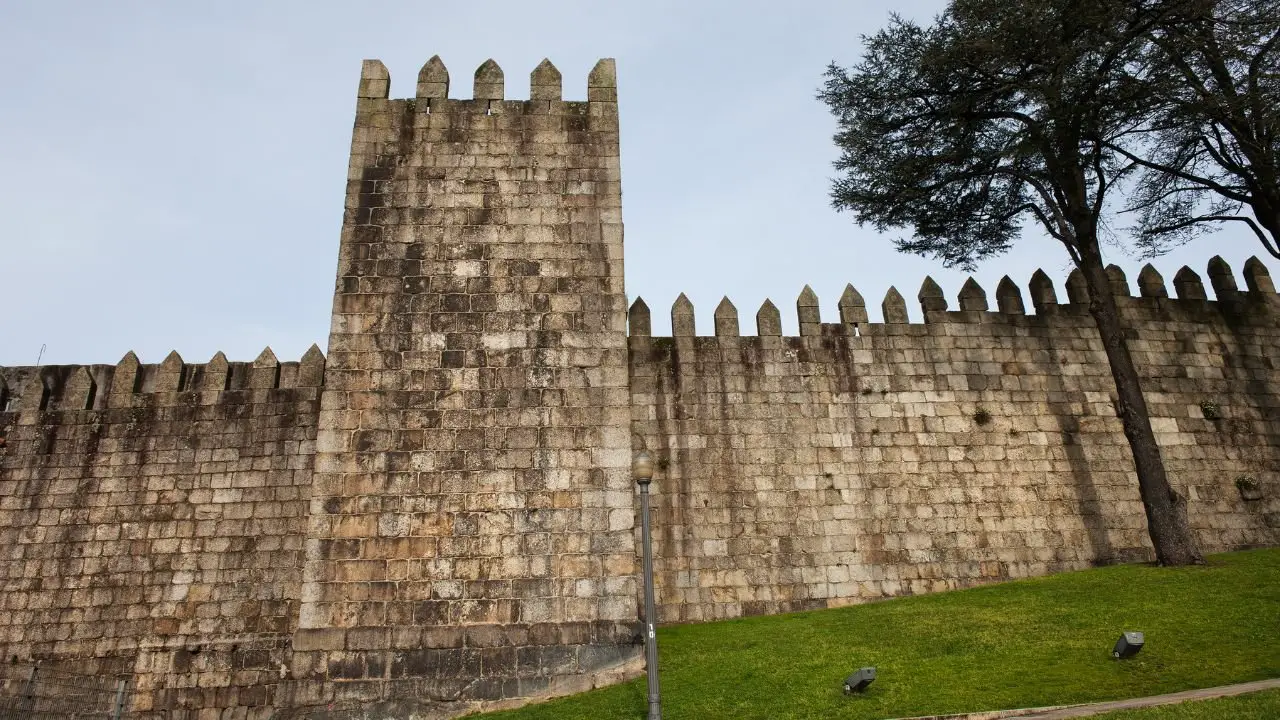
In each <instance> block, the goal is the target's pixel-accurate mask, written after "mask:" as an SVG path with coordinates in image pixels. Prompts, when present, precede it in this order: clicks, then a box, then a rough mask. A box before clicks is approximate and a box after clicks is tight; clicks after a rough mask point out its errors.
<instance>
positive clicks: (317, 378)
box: [298, 343, 325, 388]
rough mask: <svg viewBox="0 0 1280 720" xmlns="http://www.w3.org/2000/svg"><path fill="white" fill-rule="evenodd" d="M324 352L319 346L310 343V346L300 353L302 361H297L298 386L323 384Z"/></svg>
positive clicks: (318, 385)
mask: <svg viewBox="0 0 1280 720" xmlns="http://www.w3.org/2000/svg"><path fill="white" fill-rule="evenodd" d="M324 366H325V357H324V353H323V352H321V351H320V346H319V345H316V344H314V343H312V345H311V347H309V348H307V351H306V352H305V353H303V354H302V361H301V362H300V363H298V387H300V388H303V387H321V386H323V385H324Z"/></svg>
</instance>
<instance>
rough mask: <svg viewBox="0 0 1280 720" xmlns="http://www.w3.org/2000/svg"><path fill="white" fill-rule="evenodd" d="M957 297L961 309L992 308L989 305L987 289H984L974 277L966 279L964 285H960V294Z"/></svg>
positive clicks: (983, 309)
mask: <svg viewBox="0 0 1280 720" xmlns="http://www.w3.org/2000/svg"><path fill="white" fill-rule="evenodd" d="M956 299H957V300H959V302H960V309H961V310H976V311H978V312H986V311H987V310H990V309H991V308H990V306H988V305H987V291H986V290H983V289H982V286H981V285H979V284H978V281H977V280H974V279H973V278H972V277H971V278H969V279H968V280H965V281H964V285H962V286H961V287H960V294H959V295H958V296H957V297H956Z"/></svg>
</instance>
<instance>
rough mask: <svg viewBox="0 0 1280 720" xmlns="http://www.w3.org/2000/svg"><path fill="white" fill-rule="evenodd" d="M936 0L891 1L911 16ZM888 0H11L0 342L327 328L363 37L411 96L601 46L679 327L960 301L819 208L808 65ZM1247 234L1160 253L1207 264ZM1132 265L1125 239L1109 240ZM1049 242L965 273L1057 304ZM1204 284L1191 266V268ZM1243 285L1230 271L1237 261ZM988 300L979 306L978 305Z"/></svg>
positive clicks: (837, 54) (1239, 250)
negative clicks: (491, 63) (1035, 286)
mask: <svg viewBox="0 0 1280 720" xmlns="http://www.w3.org/2000/svg"><path fill="white" fill-rule="evenodd" d="M940 7H941V3H940V2H934V1H926V0H914V1H900V2H897V3H895V4H894V6H893V8H894V9H895V10H896V11H898V12H900V13H902V14H904V15H906V16H908V17H915V18H918V19H921V20H925V19H928V18H929V17H931V16H932V15H933V14H934V13H935V12H936V11H937V10H938V9H939V8H940ZM887 14H888V9H887V8H886V7H885V6H883V5H881V4H879V3H866V2H848V1H845V2H821V3H820V2H801V1H799V0H792V1H791V2H785V3H784V2H742V1H737V2H727V1H726V2H692V1H688V0H686V1H685V2H654V1H653V0H646V1H645V2H627V3H622V2H617V3H606V2H599V1H598V0H597V1H595V2H580V3H570V2H562V3H557V2H550V1H549V0H544V1H543V2H537V3H530V2H502V1H499V0H488V1H486V2H439V1H431V2H428V1H426V0H419V1H418V2H399V3H395V2H370V3H356V2H349V3H337V2H322V1H320V0H308V1H307V2H301V1H299V2H281V1H275V2H249V1H247V0H246V1H233V0H222V1H220V2H216V3H215V2H203V3H195V2H183V3H176V2H173V3H170V2H156V1H151V2H125V1H121V0H116V1H114V2H91V1H89V0H79V1H76V2H67V1H61V0H27V1H26V2H22V1H19V0H7V1H6V2H3V3H0V65H2V66H3V67H5V68H7V69H6V71H5V74H4V76H3V80H0V283H2V287H3V293H4V301H3V306H2V307H3V309H4V311H3V313H0V365H29V364H32V363H34V362H35V360H36V357H37V355H38V353H39V351H40V347H41V345H42V344H46V345H47V346H48V347H47V350H46V351H45V353H44V362H45V363H46V364H59V363H86V364H87V363H114V362H116V361H117V360H118V359H119V358H120V356H121V355H123V354H124V353H125V351H127V350H130V349H133V350H136V351H137V352H138V354H139V356H140V357H141V359H142V361H143V362H159V361H160V360H161V359H163V357H164V355H165V354H167V353H168V351H169V350H172V349H177V350H178V351H179V352H180V353H181V354H182V356H183V358H184V359H186V360H187V361H188V362H193V363H194V362H205V361H206V360H208V358H209V357H210V356H211V355H213V353H214V352H216V351H217V350H223V351H225V352H226V353H227V355H228V357H229V358H230V359H232V360H252V359H253V358H254V357H255V356H256V355H257V354H258V353H259V352H260V351H261V350H262V348H263V347H264V346H266V345H270V346H271V347H272V348H273V349H274V350H275V351H276V354H277V355H278V356H279V357H280V358H281V359H282V360H288V359H296V358H298V357H299V356H300V355H301V354H302V353H303V352H304V351H305V350H306V348H307V347H309V346H310V345H311V343H313V342H314V343H318V344H319V345H320V346H321V347H322V348H323V347H325V344H326V340H327V337H328V330H329V310H330V306H331V301H332V292H333V284H334V270H335V267H336V257H337V247H338V234H339V226H340V222H341V215H342V201H343V190H344V182H345V175H346V166H347V151H348V147H349V143H350V133H351V124H352V119H353V117H354V108H355V92H356V84H357V80H358V78H359V71H360V60H361V59H362V58H379V59H381V60H382V61H383V62H384V63H385V64H386V66H387V67H388V68H389V69H390V71H391V77H392V86H391V93H392V97H411V96H412V95H413V94H414V81H415V78H416V75H417V71H418V68H419V67H421V65H422V64H423V63H424V62H425V61H426V60H427V59H428V58H430V57H431V56H432V55H433V54H437V53H438V54H439V55H440V56H441V58H442V59H443V60H444V62H445V64H446V65H447V66H448V67H449V69H450V72H451V74H452V77H453V88H452V90H451V92H452V95H453V97H470V94H471V74H472V72H473V71H474V70H475V68H476V67H477V66H478V65H479V64H480V63H481V62H483V61H484V60H485V59H486V58H488V57H492V58H494V59H495V60H496V61H497V62H498V63H499V64H500V65H501V66H502V68H503V69H504V71H505V72H506V77H507V97H508V98H509V99H524V98H527V97H528V80H527V78H528V74H529V72H530V71H531V70H532V69H533V68H534V66H535V65H536V64H537V63H538V62H539V61H540V60H541V59H542V58H543V57H549V58H550V59H551V61H552V62H554V63H555V64H556V66H557V67H558V68H559V69H560V71H561V72H562V73H563V74H564V83H565V98H566V99H570V100H579V99H585V97H586V75H587V72H588V71H589V70H590V69H591V67H592V65H593V64H594V63H595V61H596V60H597V59H598V58H600V57H615V58H617V61H618V78H619V107H620V116H621V124H622V168H623V194H624V201H623V213H624V222H625V223H626V283H627V290H628V294H629V295H630V296H631V298H633V299H634V298H635V297H636V296H637V295H641V296H643V297H644V298H645V300H646V301H647V302H648V303H649V305H650V306H651V307H652V308H653V310H654V331H655V333H662V334H665V333H666V332H668V331H669V328H670V322H669V319H668V310H669V308H670V306H671V303H672V301H673V300H674V299H675V297H676V295H678V294H679V293H680V292H682V291H683V292H686V293H688V295H689V297H690V298H691V299H692V300H693V302H694V304H695V306H696V308H697V315H698V327H699V332H700V334H711V327H712V324H711V313H712V311H713V309H714V307H715V305H716V304H717V303H718V302H719V300H720V298H721V296H724V295H728V296H729V297H730V299H732V300H733V302H734V303H735V304H736V305H737V307H738V310H739V314H740V316H741V318H742V325H743V330H744V332H746V333H748V334H753V333H754V331H755V330H754V316H755V312H756V310H757V309H758V307H759V305H760V303H761V301H763V300H764V298H765V297H770V298H772V299H773V301H774V302H775V303H776V304H777V305H778V306H779V307H780V308H781V309H782V314H783V321H784V328H789V332H794V331H795V330H794V328H795V324H796V320H795V298H796V296H797V295H798V294H799V292H800V290H801V289H802V288H803V286H804V285H805V284H806V283H808V284H811V285H812V286H813V288H814V290H815V291H816V292H817V293H818V296H819V298H820V299H821V301H822V312H823V318H824V319H826V320H834V319H835V318H836V308H835V303H836V300H837V298H838V297H839V295H840V292H841V291H842V290H843V288H844V285H845V283H848V282H852V283H853V284H854V286H855V287H857V288H858V289H859V290H860V291H861V292H862V294H863V295H864V296H865V297H866V299H867V303H868V305H869V306H872V308H871V312H872V318H873V319H877V318H878V316H879V304H880V300H881V299H882V298H883V296H884V293H885V291H886V290H887V289H888V287H889V286H890V285H891V284H893V285H896V286H897V287H898V289H899V290H900V291H901V292H902V294H903V295H904V296H906V297H907V298H908V304H909V306H910V310H911V313H912V317H913V318H918V317H919V314H920V313H919V307H918V305H917V304H916V303H915V301H914V298H915V295H916V291H917V290H918V289H919V286H920V282H921V280H922V279H923V278H924V276H925V275H926V274H928V273H932V274H933V276H934V277H935V278H936V279H937V280H938V281H939V282H940V283H941V284H942V286H943V288H944V290H945V291H946V292H947V295H948V297H949V298H950V299H951V302H952V306H953V307H954V306H955V299H954V298H955V294H956V292H958V291H959V289H960V285H961V283H962V282H963V281H964V278H965V276H964V275H963V274H961V273H958V272H949V271H946V270H941V269H940V268H938V267H937V266H936V265H934V264H932V263H931V262H929V261H927V260H924V259H921V258H917V257H910V256H903V255H900V254H897V253H896V252H895V251H894V249H893V247H892V244H891V243H890V239H889V238H888V237H884V236H879V235H877V234H876V233H875V232H873V231H871V230H864V229H860V228H858V227H857V226H855V225H854V224H853V222H852V221H851V219H850V218H849V217H848V216H847V215H841V214H838V213H836V212H835V211H833V210H832V209H831V208H830V205H829V201H828V189H829V183H830V178H831V176H832V174H833V170H832V169H831V161H832V160H833V159H834V158H835V156H836V152H835V149H834V147H833V145H832V143H831V134H832V132H833V130H834V121H833V120H832V118H831V116H830V115H829V114H828V112H827V110H826V108H825V106H823V105H822V104H821V103H820V102H819V101H818V100H816V99H815V92H816V90H817V88H818V86H819V84H820V83H821V79H822V73H823V70H824V68H825V66H826V64H827V63H828V62H830V61H831V60H836V61H838V62H840V63H842V64H846V65H847V64H850V63H852V62H854V61H855V60H856V59H857V57H858V52H859V43H858V36H859V34H861V33H870V32H874V31H875V30H876V29H877V28H878V27H880V26H881V25H883V24H884V22H885V20H886V18H887ZM1255 243H1256V241H1254V240H1253V239H1252V238H1250V237H1248V236H1246V235H1244V234H1242V233H1239V232H1230V233H1229V232H1223V233H1220V234H1219V235H1218V236H1216V237H1214V238H1212V239H1205V240H1201V241H1200V242H1199V244H1196V245H1192V246H1189V247H1186V248H1183V249H1182V250H1180V251H1178V252H1176V253H1174V254H1171V255H1168V256H1166V257H1163V258H1161V259H1159V260H1157V261H1156V263H1155V264H1156V266H1157V268H1159V269H1160V270H1161V272H1163V273H1164V275H1165V278H1166V281H1169V280H1171V279H1172V276H1173V273H1174V271H1176V269H1177V268H1178V267H1179V266H1181V265H1182V264H1184V263H1185V264H1189V265H1191V266H1192V267H1193V268H1194V269H1196V270H1197V271H1198V272H1200V273H1201V274H1202V275H1203V274H1204V272H1203V269H1204V266H1205V262H1206V261H1207V259H1208V258H1209V257H1211V256H1212V255H1214V254H1215V253H1221V254H1222V255H1223V256H1224V257H1225V258H1226V259H1227V261H1228V262H1229V263H1231V265H1232V266H1233V267H1234V268H1235V269H1236V272H1237V275H1238V274H1239V272H1240V270H1241V267H1242V265H1243V262H1244V260H1245V258H1247V257H1248V256H1249V255H1252V254H1255V253H1257V252H1258V250H1259V248H1258V247H1257V246H1256V245H1255ZM1110 254H1111V258H1110V259H1111V260H1112V261H1114V262H1118V263H1119V264H1120V265H1122V266H1123V267H1124V268H1125V269H1126V271H1128V273H1129V278H1130V282H1131V284H1134V280H1135V279H1136V276H1137V269H1138V267H1139V266H1140V262H1138V260H1137V259H1136V258H1134V257H1127V256H1125V255H1124V254H1123V252H1122V251H1121V250H1119V249H1112V250H1111V251H1110ZM1066 263H1067V260H1066V255H1065V254H1064V253H1063V252H1062V251H1061V250H1060V249H1059V248H1058V247H1055V246H1054V245H1052V244H1051V243H1049V242H1047V241H1045V240H1043V239H1041V238H1040V237H1028V238H1025V239H1024V241H1023V242H1022V243H1020V244H1019V246H1018V247H1017V248H1016V249H1015V251H1014V252H1012V253H1010V254H1009V255H1007V256H1005V257H1002V258H999V259H996V260H993V261H990V262H988V263H987V264H986V265H984V266H983V267H981V268H980V269H979V272H978V273H976V277H977V279H978V280H979V282H981V283H982V285H983V286H984V287H985V288H987V290H988V293H989V294H992V295H994V289H995V285H996V282H997V281H998V280H999V278H1000V277H1001V276H1002V275H1004V274H1006V273H1007V274H1009V275H1010V276H1011V277H1013V279H1014V280H1016V281H1017V282H1018V283H1019V285H1021V286H1023V288H1024V292H1025V287H1026V283H1027V280H1028V279H1029V278H1030V276H1031V273H1032V272H1033V271H1034V270H1035V268H1036V267H1044V269H1045V270H1046V272H1048V273H1049V274H1050V276H1051V277H1053V278H1054V280H1055V282H1056V283H1057V285H1058V292H1059V296H1060V297H1061V298H1063V299H1065V292H1064V291H1063V289H1062V282H1061V281H1062V280H1063V279H1064V278H1065V276H1066V272H1067V267H1066ZM1206 284H1207V283H1206ZM1241 284H1242V286H1243V283H1241ZM992 304H993V306H994V301H993V303H992Z"/></svg>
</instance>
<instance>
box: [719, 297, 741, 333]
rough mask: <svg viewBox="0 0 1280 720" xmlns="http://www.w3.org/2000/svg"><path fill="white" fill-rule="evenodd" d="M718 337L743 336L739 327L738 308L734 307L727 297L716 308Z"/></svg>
mask: <svg viewBox="0 0 1280 720" xmlns="http://www.w3.org/2000/svg"><path fill="white" fill-rule="evenodd" d="M715 321H716V337H738V336H739V335H741V334H742V331H741V329H740V328H739V327H738V308H736V307H734V306H733V303H732V302H730V301H729V297H728V296H727V295H726V296H725V297H724V298H722V299H721V300H720V304H719V305H717V306H716V314H715Z"/></svg>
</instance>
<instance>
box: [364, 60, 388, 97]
mask: <svg viewBox="0 0 1280 720" xmlns="http://www.w3.org/2000/svg"><path fill="white" fill-rule="evenodd" d="M390 93H391V73H389V72H387V66H386V65H383V64H382V61H381V60H365V61H364V62H363V63H362V64H361V65H360V92H359V94H358V95H357V97H360V98H369V99H373V100H386V99H387V96H388V95H389V94H390Z"/></svg>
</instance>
